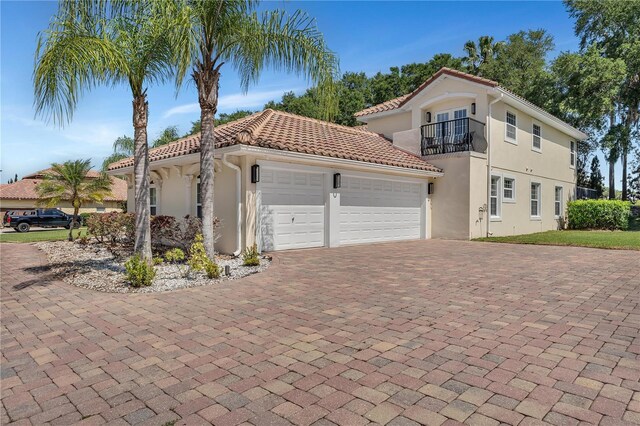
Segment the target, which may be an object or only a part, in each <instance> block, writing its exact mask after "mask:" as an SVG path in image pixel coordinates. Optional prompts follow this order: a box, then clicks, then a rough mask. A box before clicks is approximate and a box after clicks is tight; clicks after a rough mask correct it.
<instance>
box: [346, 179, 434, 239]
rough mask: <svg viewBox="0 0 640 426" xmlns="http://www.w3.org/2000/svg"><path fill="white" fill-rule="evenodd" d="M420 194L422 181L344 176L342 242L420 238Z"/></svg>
mask: <svg viewBox="0 0 640 426" xmlns="http://www.w3.org/2000/svg"><path fill="white" fill-rule="evenodd" d="M421 194H422V189H421V184H420V183H414V182H403V181H394V180H383V179H369V178H360V177H349V176H344V177H343V179H342V188H341V190H340V244H359V243H371V242H381V241H398V240H413V239H418V238H420V236H421V209H422V196H421Z"/></svg>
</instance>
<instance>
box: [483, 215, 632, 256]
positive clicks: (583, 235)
mask: <svg viewBox="0 0 640 426" xmlns="http://www.w3.org/2000/svg"><path fill="white" fill-rule="evenodd" d="M474 241H487V242H492V243H511V244H541V245H552V246H577V247H595V248H606V249H624V250H640V218H631V219H630V220H629V230H627V231H547V232H538V233H536V234H527V235H513V236H510V237H489V238H477V239H475V240H474Z"/></svg>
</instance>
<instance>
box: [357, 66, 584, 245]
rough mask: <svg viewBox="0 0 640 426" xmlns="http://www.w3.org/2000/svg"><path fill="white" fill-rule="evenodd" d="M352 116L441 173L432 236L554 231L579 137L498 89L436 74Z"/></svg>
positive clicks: (450, 73)
mask: <svg viewBox="0 0 640 426" xmlns="http://www.w3.org/2000/svg"><path fill="white" fill-rule="evenodd" d="M356 116H357V118H358V120H360V121H362V122H364V123H367V127H368V129H369V130H371V131H373V132H376V133H381V134H383V135H384V136H385V137H387V138H389V139H390V140H392V141H393V144H394V146H396V147H398V148H400V149H403V150H406V151H408V152H411V153H412V154H415V155H417V156H420V157H421V158H423V159H424V160H426V161H428V162H429V163H431V164H433V165H435V166H437V167H439V168H441V169H442V170H443V171H444V176H443V177H441V178H437V179H434V183H435V185H434V191H433V194H432V195H431V201H432V203H431V235H432V237H436V238H437V237H442V238H477V237H481V236H486V235H494V236H500V235H515V234H527V233H533V232H540V231H546V230H551V229H557V228H558V227H559V226H562V223H563V220H564V216H565V209H566V202H567V201H568V200H569V199H571V198H572V197H573V196H574V194H575V187H576V170H575V168H576V150H577V143H578V141H580V140H583V139H585V138H586V135H585V134H584V133H582V132H580V131H579V130H577V129H575V128H573V127H571V126H570V125H568V124H567V123H565V122H563V121H561V120H559V119H558V118H556V117H554V116H552V115H551V114H549V113H547V112H546V111H544V110H542V109H540V108H538V107H536V106H535V105H533V104H531V103H530V102H528V101H527V100H525V99H523V98H521V97H519V96H516V95H514V94H513V93H511V92H509V91H508V90H506V89H504V88H502V87H500V86H499V84H498V83H496V82H494V81H490V80H487V79H484V78H480V77H475V76H472V75H469V74H465V73H462V72H459V71H455V70H451V69H447V68H443V69H441V70H440V71H438V72H437V73H436V74H435V75H433V76H432V77H431V78H430V79H429V80H427V81H426V82H425V83H424V84H422V85H421V86H420V87H419V88H417V89H416V90H415V91H414V92H412V93H410V94H408V95H405V96H401V97H399V98H396V99H392V100H390V101H388V102H385V103H383V104H380V105H375V106H373V107H371V108H368V109H365V110H363V111H360V112H358V113H357V114H356Z"/></svg>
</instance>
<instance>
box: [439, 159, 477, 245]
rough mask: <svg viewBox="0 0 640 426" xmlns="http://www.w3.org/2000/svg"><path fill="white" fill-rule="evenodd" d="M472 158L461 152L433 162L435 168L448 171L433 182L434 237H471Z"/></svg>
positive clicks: (464, 238)
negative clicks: (470, 172) (470, 182)
mask: <svg viewBox="0 0 640 426" xmlns="http://www.w3.org/2000/svg"><path fill="white" fill-rule="evenodd" d="M469 158H470V157H469V155H468V154H467V153H460V154H449V155H446V156H440V157H439V158H433V159H430V160H429V161H430V162H431V163H432V164H433V165H434V166H437V167H440V168H442V169H443V170H445V174H444V176H442V177H439V178H435V179H433V183H434V192H433V194H432V195H431V237H432V238H451V239H463V240H466V239H468V238H469V222H470V217H469V211H470V201H469V179H470V176H469V171H470V160H469Z"/></svg>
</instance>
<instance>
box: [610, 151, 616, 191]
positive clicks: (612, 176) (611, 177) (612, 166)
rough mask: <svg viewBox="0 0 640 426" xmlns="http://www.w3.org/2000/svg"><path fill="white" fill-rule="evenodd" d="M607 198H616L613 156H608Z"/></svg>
mask: <svg viewBox="0 0 640 426" xmlns="http://www.w3.org/2000/svg"><path fill="white" fill-rule="evenodd" d="M609 199H610V200H615V199H616V162H615V159H614V158H611V157H610V158H609Z"/></svg>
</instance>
